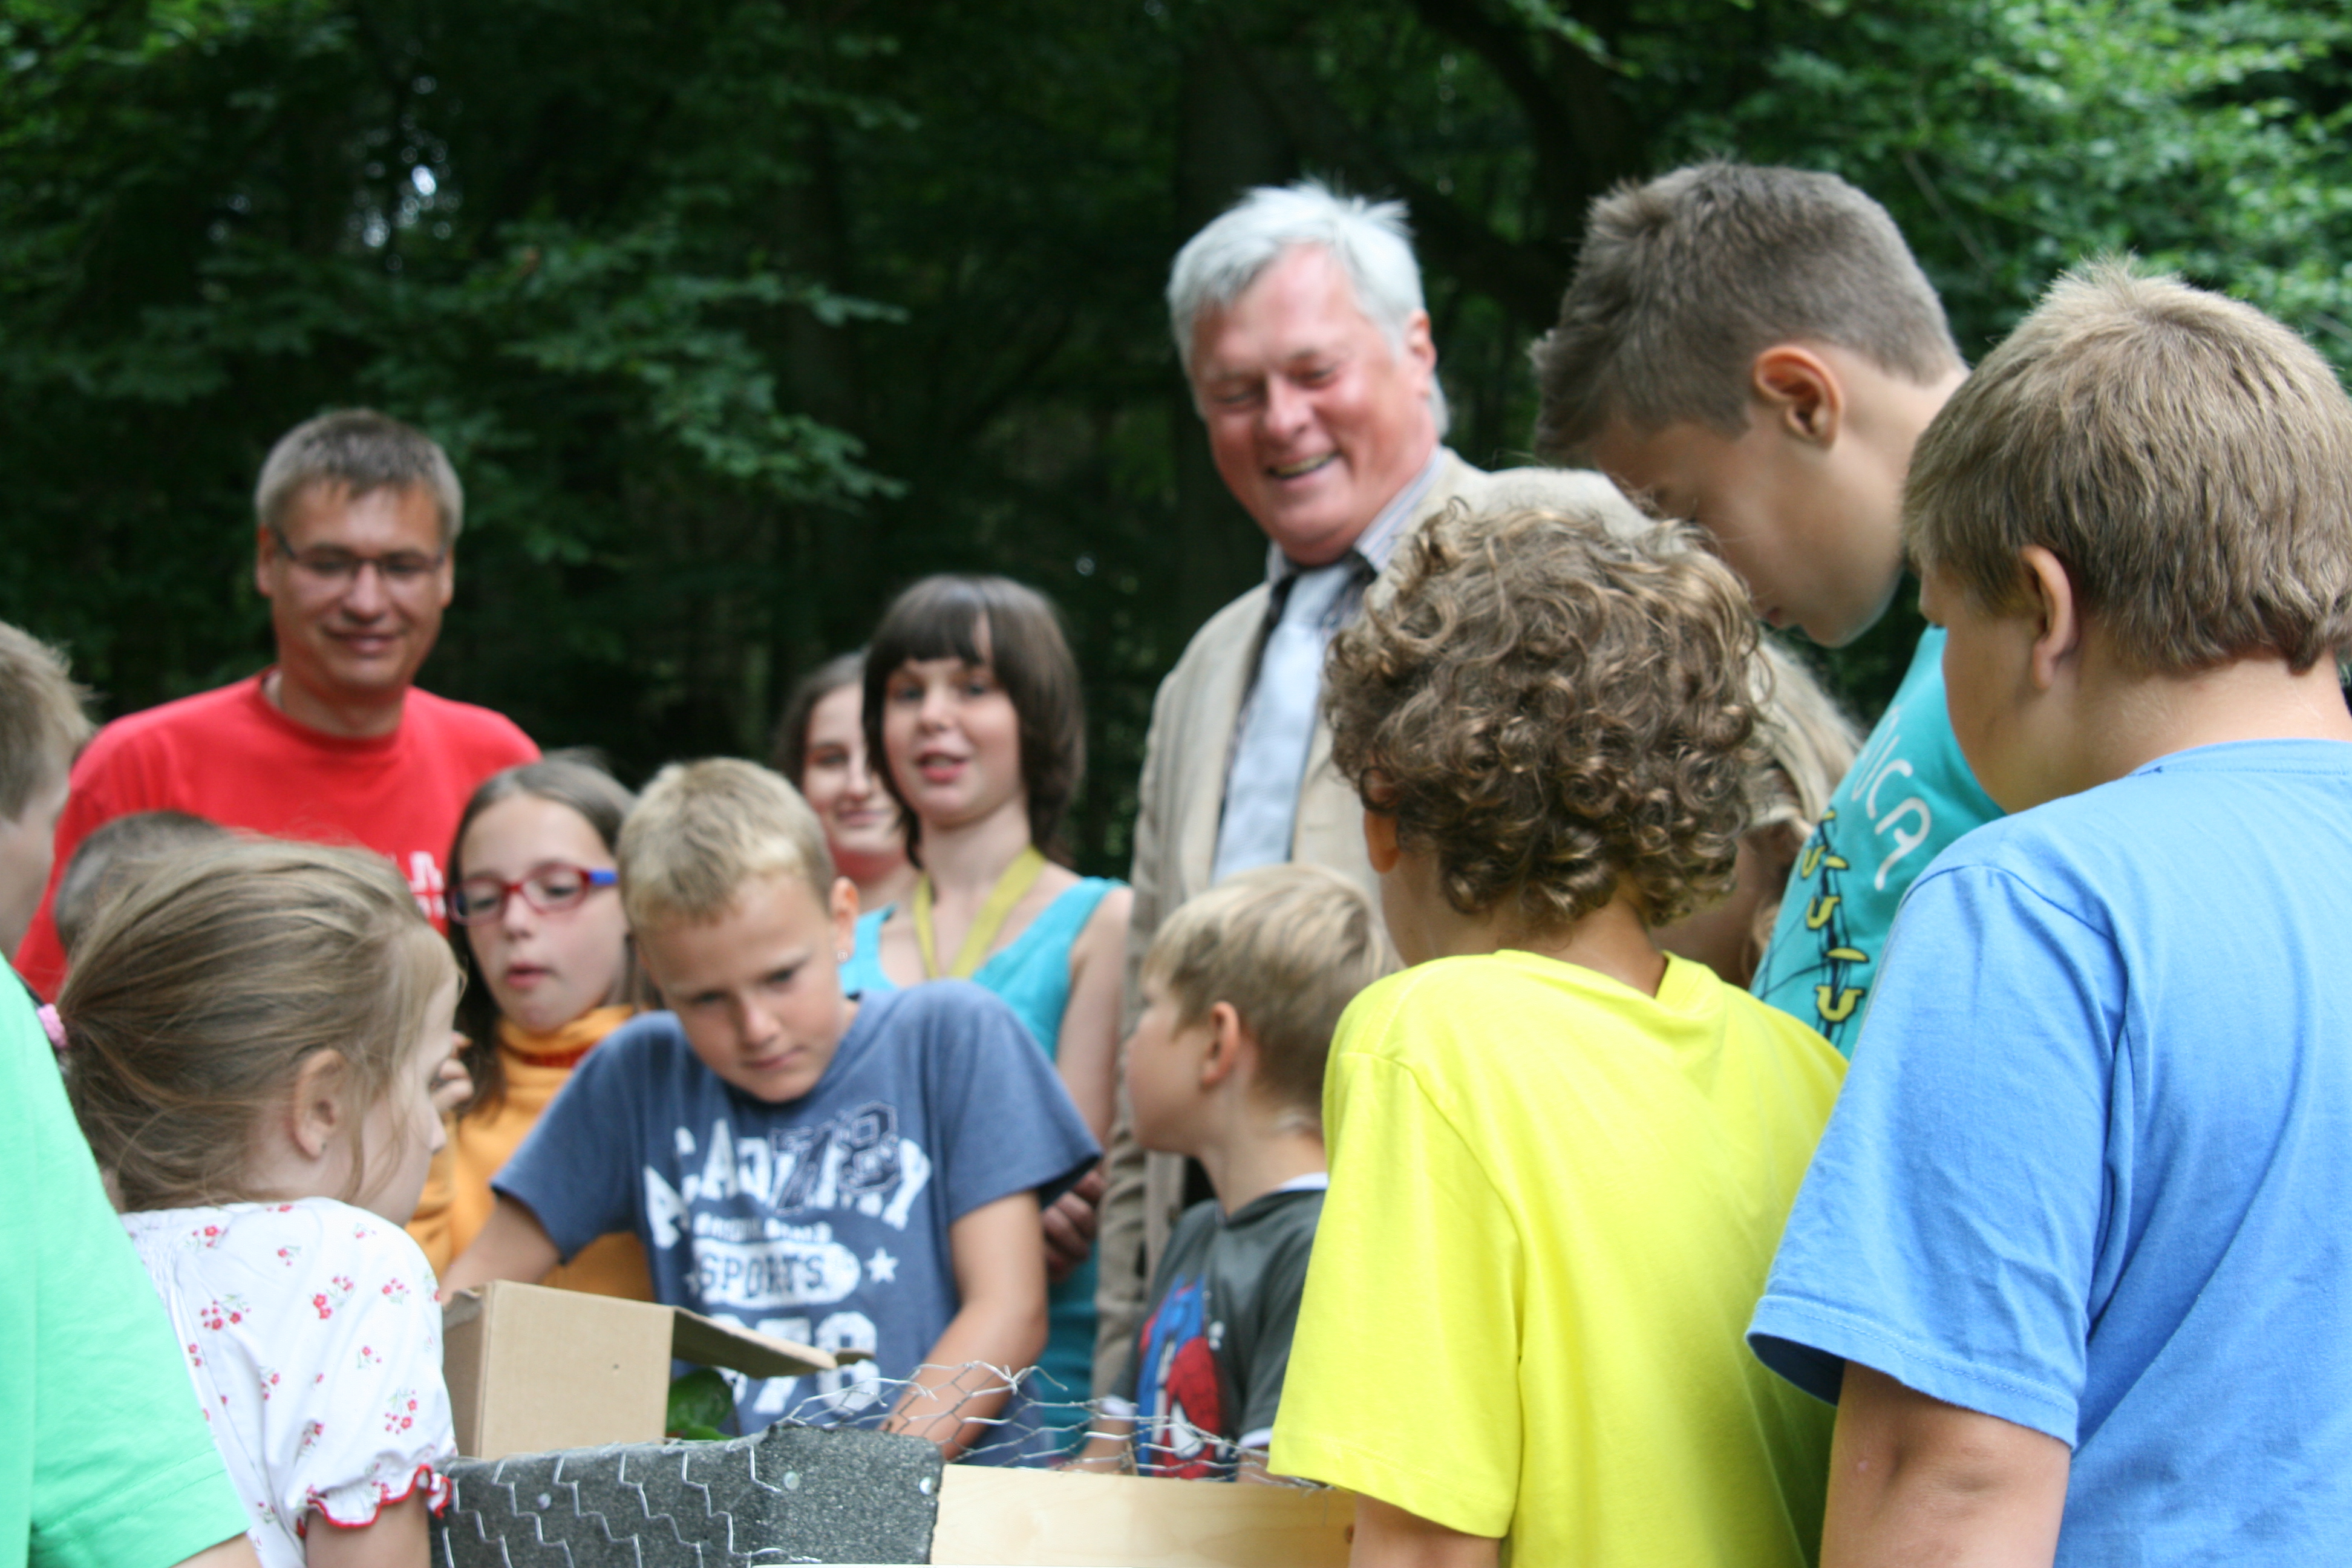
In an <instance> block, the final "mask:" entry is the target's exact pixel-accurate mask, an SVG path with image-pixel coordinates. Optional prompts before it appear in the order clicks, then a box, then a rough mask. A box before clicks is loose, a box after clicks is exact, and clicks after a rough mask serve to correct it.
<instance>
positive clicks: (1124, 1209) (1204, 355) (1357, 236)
mask: <svg viewBox="0 0 2352 1568" xmlns="http://www.w3.org/2000/svg"><path fill="white" fill-rule="evenodd" d="M1168 308H1169V315H1170V318H1171V326H1172V328H1173V330H1174V332H1175V337H1176V348H1177V353H1178V354H1179V356H1180V357H1181V360H1182V363H1183V366H1184V371H1185V374H1186V375H1187V377H1188V378H1189V379H1190V380H1191V382H1192V399H1193V405H1194V406H1195V407H1196V408H1197V409H1198V410H1199V411H1200V415H1201V418H1202V422H1203V423H1204V424H1205V425H1206V426H1207V427H1208V435H1209V447H1210V451H1211V452H1212V453H1213V456H1214V458H1215V459H1216V465H1217V472H1218V473H1219V474H1220V475H1221V476H1222V477H1223V479H1224V481H1225V485H1226V488H1227V489H1231V490H1232V491H1233V493H1234V499H1235V500H1239V501H1240V502H1241V504H1242V506H1243V508H1244V510H1247V511H1248V512H1249V514H1250V516H1251V517H1252V518H1254V519H1255V520H1256V522H1257V525H1258V527H1259V528H1261V529H1263V530H1264V531H1265V536H1266V540H1267V549H1266V578H1265V582H1264V583H1262V584H1259V585H1258V586H1256V587H1255V588H1253V589H1251V590H1250V591H1249V592H1248V593H1246V594H1244V595H1242V596H1241V597H1240V598H1238V599H1236V600H1234V602H1233V603H1232V604H1230V605H1226V606H1225V607H1224V608H1223V609H1222V610H1220V611H1218V612H1217V614H1216V615H1214V616H1212V617H1210V619H1209V622H1208V624H1207V625H1206V626H1202V628H1201V629H1200V631H1199V632H1197V633H1196V634H1194V636H1193V637H1192V642H1191V644H1190V645H1189V646H1188V647H1186V648H1185V650H1184V654H1183V657H1182V658H1181V659H1180V660H1178V661H1177V665H1176V668H1175V669H1174V670H1173V671H1171V673H1170V674H1169V677H1168V679H1166V680H1165V681H1164V682H1163V683H1162V684H1161V685H1160V694H1159V696H1158V698H1157V699H1156V700H1154V702H1153V704H1152V710H1151V731H1150V739H1149V740H1148V741H1147V742H1146V747H1145V754H1144V763H1143V779H1142V785H1141V791H1140V798H1139V803H1138V814H1137V818H1136V826H1135V865H1134V871H1133V878H1132V879H1133V882H1134V886H1135V905H1134V913H1133V915H1132V916H1131V918H1130V921H1129V963H1128V989H1127V1005H1128V1009H1129V1016H1130V1019H1131V1018H1132V1016H1133V1014H1134V1012H1135V1011H1136V1009H1137V1008H1138V1007H1139V1005H1140V1003H1139V990H1138V981H1137V973H1138V970H1139V965H1140V963H1141V960H1142V955H1143V952H1144V950H1145V949H1146V948H1148V947H1149V946H1150V942H1151V937H1152V933H1153V932H1154V931H1157V930H1158V929H1159V926H1160V920H1161V918H1162V917H1163V916H1164V915H1166V914H1167V913H1169V912H1170V911H1172V910H1174V909H1175V908H1176V907H1177V906H1178V905H1180V904H1181V903H1182V902H1183V901H1184V900H1187V899H1189V898H1191V897H1192V895H1193V894H1195V893H1197V892H1200V891H1201V890H1202V889H1205V888H1207V887H1209V886H1210V885H1211V884H1213V883H1214V882H1216V881H1218V880H1220V879H1223V878H1225V877H1227V876H1230V875H1232V874H1233V873H1234V872H1235V871H1243V870H1247V869H1248V868H1251V867H1253V866H1263V865H1267V864H1271V863H1274V862H1277V861H1286V860H1304V861H1308V862H1311V863H1313V864H1316V865H1320V866H1328V867H1329V868H1332V869H1334V870H1337V871H1339V872H1341V873H1343V874H1345V875H1347V876H1349V877H1351V878H1353V879H1356V880H1357V881H1359V882H1360V883H1361V884H1362V885H1363V886H1364V887H1365V888H1366V889H1368V890H1370V889H1372V888H1373V887H1374V880H1373V878H1372V873H1371V868H1370V863H1369V862H1368V861H1367V860H1366V858H1365V852H1364V840H1363V829H1362V820H1363V810H1362V807H1361V805H1360V804H1359V803H1358V801H1357V799H1356V795H1355V792H1354V791H1353V789H1351V788H1350V787H1349V784H1347V783H1346V781H1344V780H1342V779H1341V778H1340V777H1339V774H1338V773H1337V772H1335V771H1334V770H1333V769H1332V767H1331V765H1330V749H1331V735H1330V731H1329V728H1328V726H1327V725H1326V724H1324V722H1323V721H1322V719H1321V717H1320V715H1319V712H1318V698H1319V696H1320V694H1321V690H1322V673H1323V652H1324V649H1325V648H1326V647H1328V645H1329V642H1330V639H1331V636H1332V634H1333V633H1334V632H1335V631H1336V630H1338V629H1339V627H1340V626H1344V625H1346V624H1347V623H1348V621H1349V620H1350V619H1351V618H1352V617H1353V616H1355V615H1356V613H1357V611H1358V610H1359V609H1360V607H1361V605H1362V604H1363V596H1364V592H1365V590H1366V588H1367V587H1369V586H1370V584H1372V583H1373V582H1375V581H1376V580H1377V579H1378V578H1379V577H1380V576H1381V574H1382V573H1383V572H1385V571H1386V570H1387V569H1388V566H1389V563H1390V562H1391V559H1393V558H1394V556H1395V553H1396V550H1397V546H1398V544H1399V543H1400V542H1402V540H1403V539H1404V538H1405V536H1406V535H1407V534H1408V533H1410V532H1411V531H1412V530H1413V529H1414V528H1415V527H1417V526H1418V525H1419V524H1420V523H1421V522H1422V521H1423V519H1425V518H1428V517H1430V516H1432V515H1433V514H1435V513H1437V512H1439V511H1442V510H1444V509H1445V507H1447V506H1448V505H1449V504H1451V503H1453V502H1454V501H1457V500H1459V501H1462V502H1465V503H1466V504H1468V505H1470V506H1472V507H1475V508H1481V509H1483V508H1486V507H1490V506H1499V505H1522V504H1526V505H1538V506H1553V507H1559V508H1561V509H1563V510H1575V511H1581V512H1584V513H1587V514H1596V513H1597V514H1600V515H1603V516H1606V517H1608V518H1609V519H1610V520H1611V521H1612V522H1613V523H1615V524H1617V525H1620V526H1623V527H1627V528H1639V527H1643V526H1646V524H1645V523H1644V522H1643V519H1642V518H1641V517H1640V515H1639V514H1638V513H1636V512H1635V511H1634V510H1633V508H1632V506H1631V505H1630V504H1629V503H1627V502H1626V501H1625V500H1624V499H1623V498H1622V496H1620V495H1619V494H1618V493H1617V491H1616V490H1615V489H1614V488H1612V486H1611V485H1610V484H1609V482H1608V481H1607V480H1606V479H1602V478H1601V477H1600V476H1599V475H1597V474H1591V473H1584V472H1569V471H1563V470H1559V469H1539V468H1514V469H1509V470H1507V471H1505V472H1502V473H1497V474H1487V473H1482V472H1480V471H1479V470H1478V469H1476V468H1472V467H1471V466H1470V465H1469V464H1468V463H1465V462H1464V461H1463V460H1462V459H1461V458H1459V457H1457V456H1455V455H1454V453H1453V452H1452V451H1450V450H1449V449H1447V448H1446V447H1445V446H1444V444H1443V441H1442V437H1444V432H1445V423H1446V418H1445V397H1444V391H1443V389H1442V388H1441V387H1440V386H1439V385H1438V381H1437V349H1436V346H1435V345H1434V344H1433V342H1431V340H1430V333H1429V312H1428V311H1427V310H1425V309H1424V308H1423V303H1422V292H1421V268H1420V266H1419V264H1418V263H1417V262H1416V261H1415V260H1414V259H1413V254H1412V244H1411V242H1410V240H1409V239H1408V238H1407V234H1406V228H1405V212H1404V207H1403V205H1402V204H1401V203H1396V202H1385V203H1377V204H1376V203H1372V202H1368V201H1364V200H1362V199H1361V198H1349V197H1343V196H1339V195H1334V194H1333V193H1331V192H1330V191H1329V190H1327V189H1326V188H1325V187H1324V186H1322V185H1321V184H1317V183H1315V182H1313V181H1306V182H1302V183H1301V184H1296V185H1290V186H1285V187H1281V188H1275V187H1264V188H1261V189H1258V190H1255V191H1252V192H1251V193H1249V195H1247V196H1245V197H1244V198H1243V199H1242V200H1241V201H1240V202H1239V203H1237V204H1236V205H1234V206H1233V207H1232V208H1231V209H1229V210H1228V211H1226V212H1225V213H1224V214H1223V216H1219V217H1218V218H1217V219H1216V220H1215V221H1213V222H1212V223H1211V224H1210V225H1209V226H1207V227H1205V228H1203V229H1202V231H1201V232H1200V233H1199V234H1197V235H1195V236H1193V237H1192V240H1191V241H1190V242H1189V243H1188V244H1186V246H1185V247H1184V248H1183V249H1182V250H1181V251H1180V252H1179V253H1178V254H1177V257H1176V265H1175V268H1174V270H1173V272H1172V273H1171V277H1170V279H1169V282H1168ZM1183 1190H1184V1175H1183V1163H1182V1161H1181V1159H1180V1158H1178V1157H1176V1156H1172V1155H1159V1154H1154V1155H1151V1156H1150V1158H1149V1160H1148V1162H1147V1161H1146V1159H1145V1158H1144V1156H1143V1155H1142V1153H1141V1152H1140V1151H1139V1149H1137V1147H1136V1146H1135V1142H1134V1140H1133V1137H1132V1135H1131V1134H1130V1133H1129V1131H1128V1130H1127V1128H1126V1125H1125V1121H1124V1118H1123V1117H1122V1120H1121V1124H1120V1127H1119V1130H1118V1133H1117V1134H1116V1135H1115V1137H1114V1142H1113V1146H1112V1150H1111V1156H1110V1183H1109V1192H1108V1195H1107V1197H1106V1199H1105V1202H1104V1209H1103V1216H1102V1226H1101V1241H1100V1247H1101V1250H1102V1254H1103V1261H1102V1287H1101V1293H1100V1296H1099V1298H1098V1301H1097V1310H1098V1316H1099V1323H1100V1328H1099V1331H1098V1335H1097V1359H1096V1392H1097V1394H1105V1393H1108V1392H1110V1389H1109V1384H1110V1381H1111V1379H1112V1376H1113V1374H1114V1370H1115V1369H1116V1368H1117V1367H1118V1365H1119V1363H1121V1361H1122V1360H1123V1359H1124V1352H1125V1350H1126V1346H1127V1342H1128V1341H1129V1339H1131V1338H1132V1336H1133V1334H1134V1332H1135V1330H1136V1328H1137V1327H1138V1318H1139V1315H1140V1312H1141V1310H1142V1303H1143V1291H1144V1287H1145V1285H1146V1283H1147V1282H1148V1280H1149V1279H1150V1268H1152V1267H1154V1266H1156V1265H1157V1262H1158V1259H1159V1257H1160V1250H1161V1248H1162V1247H1164V1246H1165V1244H1166V1242H1167V1238H1168V1232H1169V1229H1170V1226H1171V1224H1172V1222H1173V1219H1174V1215H1175V1214H1176V1211H1177V1210H1178V1208H1179V1207H1180V1206H1181V1202H1182V1197H1183Z"/></svg>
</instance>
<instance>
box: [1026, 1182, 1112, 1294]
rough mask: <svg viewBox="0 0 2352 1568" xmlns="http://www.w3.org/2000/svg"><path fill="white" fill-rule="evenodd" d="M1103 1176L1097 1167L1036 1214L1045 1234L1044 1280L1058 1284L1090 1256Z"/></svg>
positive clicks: (1093, 1247) (1092, 1250)
mask: <svg viewBox="0 0 2352 1568" xmlns="http://www.w3.org/2000/svg"><path fill="white" fill-rule="evenodd" d="M1102 1195H1103V1173H1102V1167H1101V1166H1100V1165H1097V1166H1096V1167H1095V1168H1094V1169H1093V1170H1091V1171H1088V1172H1087V1173H1086V1174H1085V1175H1083V1176H1081V1177H1079V1178H1078V1184H1077V1185H1076V1186H1074V1187H1072V1188H1071V1189H1070V1190H1069V1191H1068V1192H1066V1193H1064V1194H1062V1195H1061V1196H1060V1197H1058V1198H1055V1200H1054V1201H1053V1202H1052V1203H1051V1204H1049V1205H1046V1207H1045V1208H1044V1209H1043V1210H1041V1211H1040V1212H1039V1214H1038V1220H1039V1222H1040V1223H1041V1224H1042V1225H1043V1226H1045V1278H1046V1279H1050V1280H1052V1281H1054V1282H1055V1284H1057V1285H1058V1284H1060V1283H1061V1282H1062V1281H1063V1280H1065V1279H1068V1278H1069V1277H1070V1275H1071V1273H1072V1272H1073V1271H1074V1270H1075V1269H1076V1268H1077V1267H1078V1266H1079V1265H1080V1264H1082V1263H1084V1262H1086V1260H1087V1258H1090V1257H1092V1256H1093V1255H1094V1250H1095V1220H1096V1212H1095V1211H1096V1209H1097V1207H1098V1206H1099V1205H1101V1203H1102Z"/></svg>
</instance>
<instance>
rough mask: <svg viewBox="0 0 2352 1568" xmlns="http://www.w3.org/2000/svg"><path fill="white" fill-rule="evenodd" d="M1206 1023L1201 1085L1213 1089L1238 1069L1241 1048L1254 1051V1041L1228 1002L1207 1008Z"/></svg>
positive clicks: (1242, 1050) (1236, 1010)
mask: <svg viewBox="0 0 2352 1568" xmlns="http://www.w3.org/2000/svg"><path fill="white" fill-rule="evenodd" d="M1208 1026H1209V1049H1208V1053H1207V1054H1206V1055H1204V1056H1203V1057H1202V1058H1201V1087H1202V1089H1214V1088H1216V1087H1217V1086H1218V1085H1219V1084H1221V1083H1223V1082H1224V1081H1225V1080H1226V1079H1229V1078H1231V1077H1233V1076H1234V1072H1235V1071H1236V1070H1238V1069H1239V1068H1240V1067H1241V1065H1242V1055H1243V1053H1244V1051H1247V1052H1251V1053H1255V1051H1256V1049H1257V1042H1256V1041H1255V1040H1254V1039H1252V1038H1251V1037H1250V1032H1249V1028H1248V1026H1246V1025H1244V1023H1243V1022H1242V1016H1241V1013H1240V1011H1239V1010H1238V1009H1236V1008H1235V1007H1234V1005H1233V1004H1232V1003H1230V1002H1219V1003H1216V1004H1214V1005H1212V1006H1211V1007H1210V1009H1209V1016H1208Z"/></svg>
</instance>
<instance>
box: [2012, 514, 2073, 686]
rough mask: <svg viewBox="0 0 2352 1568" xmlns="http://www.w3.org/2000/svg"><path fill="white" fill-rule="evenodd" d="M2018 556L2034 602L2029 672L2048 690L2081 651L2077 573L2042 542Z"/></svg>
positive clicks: (2026, 587) (2037, 682)
mask: <svg viewBox="0 0 2352 1568" xmlns="http://www.w3.org/2000/svg"><path fill="white" fill-rule="evenodd" d="M2017 556H2018V561H2019V563H2020V564H2021V565H2022V566H2023V567H2024V569H2025V591H2026V594H2027V595H2028V597H2029V601H2030V603H2031V604H2032V609H2031V610H2029V611H2028V612H2027V613H2028V614H2030V615H2032V616H2033V617H2034V631H2033V647H2032V652H2031V654H2030V655H2029V656H2028V657H2029V659H2030V664H2029V667H2028V668H2029V672H2030V674H2031V676H2032V680H2033V684H2034V685H2035V686H2036V687H2037V688H2039V689H2042V690H2043V691H2047V690H2049V689H2051V688H2052V687H2053V686H2055V685H2056V684H2057V683H2058V677H2059V674H2060V672H2061V671H2062V670H2063V669H2064V668H2067V667H2068V666H2070V665H2072V664H2073V663H2074V660H2075V658H2076V656H2077V655H2078V654H2080V652H2081V651H2082V644H2083V610H2082V605H2080V604H2079V603H2078V602H2077V601H2076V599H2075V595H2074V575H2073V574H2071V573H2069V572H2068V571H2067V570H2066V563H2064V562H2063V561H2061V560H2059V559H2058V557H2057V556H2055V555H2053V554H2052V553H2051V552H2049V551H2047V550H2045V549H2043V548H2042V546H2041V545H2039V544H2029V545H2027V546H2026V547H2025V548H2024V549H2022V550H2021V551H2019V552H2017Z"/></svg>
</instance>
